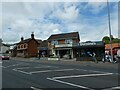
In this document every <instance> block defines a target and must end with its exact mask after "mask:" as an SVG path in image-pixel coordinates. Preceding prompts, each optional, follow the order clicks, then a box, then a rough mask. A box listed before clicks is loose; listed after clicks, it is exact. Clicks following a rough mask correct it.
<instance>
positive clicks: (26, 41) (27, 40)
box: [17, 38, 42, 44]
mask: <svg viewBox="0 0 120 90" xmlns="http://www.w3.org/2000/svg"><path fill="white" fill-rule="evenodd" d="M30 40H32V38H28V39H25V40H22V41H20V42H19V43H17V44H23V43H28V42H29V41H30ZM34 40H35V41H36V42H37V43H39V44H40V43H41V42H42V40H36V39H34Z"/></svg>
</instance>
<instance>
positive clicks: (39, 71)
mask: <svg viewBox="0 0 120 90" xmlns="http://www.w3.org/2000/svg"><path fill="white" fill-rule="evenodd" d="M9 64H10V65H9ZM2 67H4V68H3V69H4V70H5V69H9V70H12V71H13V72H14V73H21V74H25V75H28V77H35V78H37V79H38V80H41V78H44V80H45V82H46V87H45V88H81V89H86V90H94V89H97V88H100V89H105V90H107V89H109V90H110V89H113V88H119V87H118V75H119V74H118V73H117V74H116V73H113V72H106V71H101V70H95V69H92V70H90V69H86V68H84V67H83V68H80V67H74V66H70V67H68V66H67V65H59V64H50V63H49V64H48V63H40V62H34V61H31V62H27V61H14V60H13V61H8V62H7V61H5V62H4V63H3V66H2ZM50 82H51V83H50ZM48 83H49V86H47V84H48ZM36 87H37V88H41V87H39V86H32V85H31V87H30V88H36Z"/></svg>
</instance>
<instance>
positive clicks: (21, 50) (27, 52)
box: [17, 33, 41, 57]
mask: <svg viewBox="0 0 120 90" xmlns="http://www.w3.org/2000/svg"><path fill="white" fill-rule="evenodd" d="M40 41H41V40H36V39H35V38H34V34H33V33H32V34H31V38H28V39H25V40H24V38H23V37H21V41H20V42H19V43H17V56H20V57H36V56H37V55H38V47H39V45H40Z"/></svg>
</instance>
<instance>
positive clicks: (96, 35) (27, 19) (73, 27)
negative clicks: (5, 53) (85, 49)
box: [0, 2, 118, 43]
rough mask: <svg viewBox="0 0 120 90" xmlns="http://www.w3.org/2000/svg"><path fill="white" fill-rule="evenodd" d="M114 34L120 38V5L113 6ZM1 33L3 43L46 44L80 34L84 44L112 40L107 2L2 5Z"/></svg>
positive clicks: (0, 10)
mask: <svg viewBox="0 0 120 90" xmlns="http://www.w3.org/2000/svg"><path fill="white" fill-rule="evenodd" d="M109 4H110V16H111V31H112V35H113V36H114V37H118V3H117V2H110V3H109ZM0 7H2V8H1V9H0V12H1V13H0V15H1V17H0V19H1V20H2V22H0V27H2V28H0V33H1V36H0V38H2V40H3V42H5V43H16V42H19V41H20V38H21V37H22V36H23V37H24V39H27V38H30V37H31V33H32V32H34V34H35V38H36V39H41V40H46V39H47V38H48V37H49V36H50V35H52V34H60V33H69V32H79V36H80V42H85V41H99V40H102V38H103V37H104V36H109V28H108V13H107V3H106V2H2V3H0Z"/></svg>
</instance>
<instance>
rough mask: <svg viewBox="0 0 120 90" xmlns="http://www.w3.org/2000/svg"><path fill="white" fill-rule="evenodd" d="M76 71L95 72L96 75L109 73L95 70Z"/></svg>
mask: <svg viewBox="0 0 120 90" xmlns="http://www.w3.org/2000/svg"><path fill="white" fill-rule="evenodd" d="M76 70H82V71H88V72H96V73H110V72H103V71H96V70H86V69H76Z"/></svg>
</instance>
